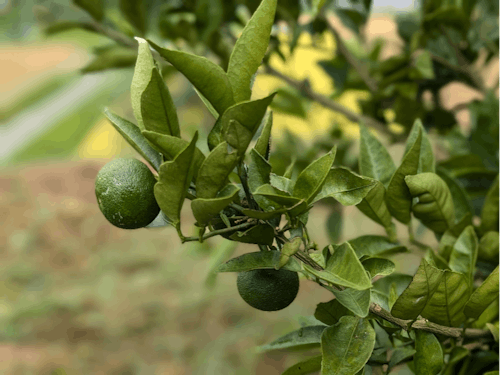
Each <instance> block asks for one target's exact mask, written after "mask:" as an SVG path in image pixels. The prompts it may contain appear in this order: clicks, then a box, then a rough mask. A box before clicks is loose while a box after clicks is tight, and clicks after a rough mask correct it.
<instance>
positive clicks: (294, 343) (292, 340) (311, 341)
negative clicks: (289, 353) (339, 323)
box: [258, 325, 327, 352]
mask: <svg viewBox="0 0 500 375" xmlns="http://www.w3.org/2000/svg"><path fill="white" fill-rule="evenodd" d="M325 328H327V327H326V326H323V325H317V326H308V327H302V328H300V329H298V330H297V331H293V332H290V333H287V334H286V335H284V336H282V337H280V338H279V339H277V340H274V341H273V342H271V343H269V344H267V345H262V346H260V347H258V351H259V352H268V351H271V350H278V349H290V348H301V347H304V346H306V347H309V346H312V345H315V346H316V345H318V346H319V344H320V343H321V334H322V333H323V331H324V330H325Z"/></svg>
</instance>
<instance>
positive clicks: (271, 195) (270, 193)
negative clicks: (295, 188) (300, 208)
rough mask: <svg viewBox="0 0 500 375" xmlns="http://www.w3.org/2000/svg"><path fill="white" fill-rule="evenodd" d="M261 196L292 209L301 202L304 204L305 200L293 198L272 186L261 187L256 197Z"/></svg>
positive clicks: (256, 192)
mask: <svg viewBox="0 0 500 375" xmlns="http://www.w3.org/2000/svg"><path fill="white" fill-rule="evenodd" d="M258 195H261V196H263V197H265V198H267V199H269V200H271V201H273V202H275V203H277V204H278V205H282V206H286V207H291V206H295V205H296V204H298V203H300V202H301V201H302V202H303V201H304V200H302V199H299V198H296V197H292V196H290V194H288V193H286V192H284V191H281V190H279V189H276V188H275V187H273V186H271V185H267V184H266V185H262V186H260V187H259V188H258V189H257V190H256V191H255V193H254V196H258Z"/></svg>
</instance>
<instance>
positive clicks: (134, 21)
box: [120, 0, 147, 34]
mask: <svg viewBox="0 0 500 375" xmlns="http://www.w3.org/2000/svg"><path fill="white" fill-rule="evenodd" d="M120 10H121V12H122V13H123V15H124V16H125V18H126V19H127V21H128V22H130V24H131V25H132V26H134V27H135V28H136V29H137V30H138V31H140V32H141V34H145V33H146V28H147V24H146V7H145V4H144V2H143V0H120Z"/></svg>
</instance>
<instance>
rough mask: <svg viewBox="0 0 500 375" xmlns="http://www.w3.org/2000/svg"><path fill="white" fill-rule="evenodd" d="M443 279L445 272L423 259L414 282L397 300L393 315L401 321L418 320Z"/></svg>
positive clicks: (392, 310) (392, 311)
mask: <svg viewBox="0 0 500 375" xmlns="http://www.w3.org/2000/svg"><path fill="white" fill-rule="evenodd" d="M443 277H444V273H443V271H441V270H439V269H437V268H435V267H433V266H431V265H430V264H429V263H427V261H426V260H425V259H422V262H421V263H420V267H418V270H417V273H416V274H415V276H414V277H413V280H412V282H411V283H410V285H408V287H407V288H406V289H405V291H404V292H403V294H401V296H399V298H398V299H397V300H396V303H395V304H394V306H393V307H392V309H391V314H392V315H393V316H395V317H396V318H400V319H417V317H418V316H419V315H420V314H421V313H422V311H424V309H425V307H426V306H427V304H428V303H429V302H430V300H431V299H432V297H433V295H434V293H436V291H437V289H438V287H439V285H440V283H441V280H442V279H443Z"/></svg>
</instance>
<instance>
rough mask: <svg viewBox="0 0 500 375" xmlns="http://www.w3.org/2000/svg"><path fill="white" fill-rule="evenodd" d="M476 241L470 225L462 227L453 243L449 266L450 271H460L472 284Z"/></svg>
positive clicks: (476, 247) (476, 248)
mask: <svg viewBox="0 0 500 375" xmlns="http://www.w3.org/2000/svg"><path fill="white" fill-rule="evenodd" d="M477 251H478V241H477V236H476V232H475V231H474V227H473V226H472V225H470V226H468V227H467V228H465V229H464V231H463V232H462V234H461V235H460V236H459V237H458V239H457V241H456V242H455V244H454V245H453V249H452V251H451V254H450V260H449V262H448V263H449V266H450V269H451V270H452V271H455V272H458V273H462V274H464V275H465V276H466V278H467V280H469V284H470V285H472V281H473V278H474V270H475V268H476V260H477Z"/></svg>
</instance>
